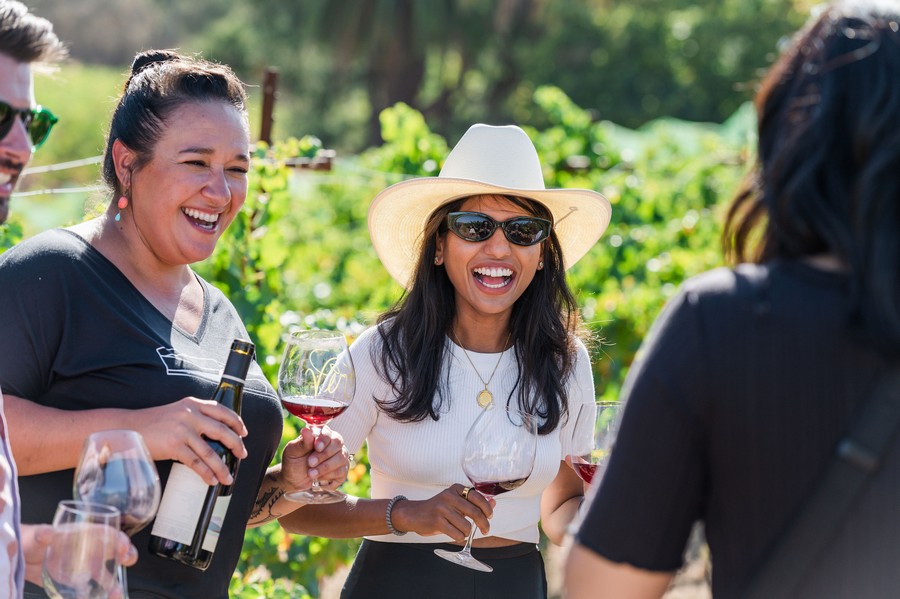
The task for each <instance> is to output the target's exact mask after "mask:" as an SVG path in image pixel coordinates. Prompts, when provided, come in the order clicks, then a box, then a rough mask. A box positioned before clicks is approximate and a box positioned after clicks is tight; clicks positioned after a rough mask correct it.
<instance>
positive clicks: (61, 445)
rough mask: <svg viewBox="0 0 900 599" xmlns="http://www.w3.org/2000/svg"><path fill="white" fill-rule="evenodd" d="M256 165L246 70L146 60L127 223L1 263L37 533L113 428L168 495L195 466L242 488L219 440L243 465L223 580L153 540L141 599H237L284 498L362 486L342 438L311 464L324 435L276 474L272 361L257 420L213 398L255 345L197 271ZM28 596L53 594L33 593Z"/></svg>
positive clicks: (58, 236) (3, 379)
mask: <svg viewBox="0 0 900 599" xmlns="http://www.w3.org/2000/svg"><path fill="white" fill-rule="evenodd" d="M248 167H249V135H248V128H247V114H246V109H245V95H244V89H243V86H242V84H241V82H240V81H239V80H238V79H237V78H236V77H235V75H234V73H232V72H231V70H230V69H228V68H227V67H224V66H221V65H216V64H212V63H208V62H205V61H202V60H197V59H192V58H185V57H182V56H179V55H177V54H175V53H172V52H159V51H154V52H147V53H143V54H140V55H138V57H137V58H136V59H135V61H134V65H133V66H132V75H131V78H130V79H129V80H128V83H126V85H125V90H124V93H123V95H122V97H121V99H120V101H119V104H118V106H117V107H116V111H115V113H114V115H113V119H112V124H111V126H110V132H109V139H108V144H107V151H106V156H105V161H104V165H103V176H104V179H105V181H106V183H107V184H108V186H109V187H110V189H111V192H112V199H111V202H110V205H109V209H108V210H107V211H106V213H105V214H103V215H102V216H100V217H99V218H96V219H93V220H90V221H87V222H84V223H81V224H79V225H76V226H74V227H71V228H69V229H62V230H54V231H49V232H47V233H44V234H41V235H38V236H36V237H34V238H32V239H30V240H28V241H25V242H23V243H22V244H20V245H19V246H17V247H15V248H13V249H12V250H10V251H9V252H7V253H6V254H4V255H3V257H2V259H0V288H2V289H4V292H3V293H2V294H0V314H2V315H3V316H2V321H0V355H2V356H3V359H2V360H0V387H2V389H3V393H4V399H5V401H6V417H7V419H8V421H9V433H10V438H11V443H12V448H13V452H14V454H15V457H16V461H17V463H18V467H19V474H20V475H22V478H21V481H20V489H21V496H22V520H23V521H24V522H49V521H50V520H51V519H52V516H53V511H54V509H55V507H56V503H57V502H58V501H59V500H61V499H67V498H71V496H72V468H74V467H75V465H76V461H77V459H78V456H79V452H80V449H81V445H82V443H83V442H84V439H85V437H86V436H87V435H89V434H90V433H92V432H94V431H97V430H103V429H113V428H126V429H134V430H136V431H138V432H140V433H141V434H142V435H143V437H144V439H145V441H146V442H147V445H148V447H149V449H150V452H151V454H152V456H153V457H154V459H155V460H157V466H158V467H159V470H160V476H161V478H162V480H163V482H165V480H166V477H167V475H168V472H169V468H170V466H171V463H172V462H171V461H172V460H178V461H180V462H183V463H184V464H187V465H188V466H190V467H191V468H192V469H193V470H194V471H196V472H197V473H198V474H199V475H200V476H202V477H203V478H204V479H205V480H206V481H207V482H208V483H210V484H212V483H214V482H215V481H216V480H217V479H218V480H220V481H221V482H223V483H225V484H229V483H230V476H229V474H228V470H227V468H226V467H225V466H224V464H223V463H222V461H221V460H220V459H219V458H218V457H217V456H216V454H215V453H214V452H213V451H212V450H211V449H210V448H209V446H208V444H207V443H206V441H205V440H204V437H207V438H210V439H216V440H219V441H221V442H222V443H223V444H224V445H226V446H227V447H229V448H230V449H231V450H232V451H234V453H235V454H236V455H237V456H238V457H240V458H242V459H243V462H242V464H241V468H240V474H239V476H238V478H237V482H236V484H235V488H234V491H233V497H232V500H231V504H230V507H229V511H228V513H227V515H226V518H225V522H224V525H223V528H222V531H221V537H220V539H219V543H218V546H217V550H216V552H215V556H214V558H213V561H212V564H211V565H210V567H209V569H208V570H207V571H205V572H202V571H199V570H195V569H193V568H190V567H187V566H183V565H180V564H178V563H176V562H172V561H168V560H165V559H163V558H159V557H156V556H154V555H151V554H149V552H148V543H149V536H150V527H147V528H145V529H144V530H143V531H141V532H140V533H138V535H137V536H136V537H135V538H134V544H135V546H136V547H137V548H138V549H139V551H140V552H141V555H140V558H139V561H138V564H137V565H136V566H134V567H133V568H131V569H130V570H129V574H128V580H129V587H130V589H131V597H132V598H133V599H137V598H138V597H171V598H175V597H210V598H222V599H224V598H226V597H227V596H228V585H229V582H230V580H231V574H232V572H233V571H234V568H235V566H236V564H237V561H238V558H239V555H240V550H241V544H242V540H243V535H244V529H245V528H246V526H247V525H248V522H249V524H250V525H256V524H260V523H262V522H265V521H267V520H268V519H271V518H273V517H277V516H280V515H284V514H285V513H288V512H290V511H292V510H294V509H296V508H297V507H298V504H295V503H289V502H287V501H285V500H283V499H280V497H281V495H282V494H283V493H284V491H285V490H290V489H293V488H298V487H302V486H304V485H308V484H309V482H310V479H309V477H310V476H311V475H314V474H316V473H311V472H309V471H308V468H309V467H313V466H315V468H316V469H318V471H319V472H318V473H317V474H318V476H319V477H320V478H322V479H324V480H331V479H334V480H335V481H336V482H337V481H340V480H343V477H344V475H345V474H346V468H347V462H346V459H345V458H344V456H343V455H342V453H341V451H340V448H341V444H340V440H339V438H331V439H330V440H329V441H328V443H325V444H324V447H321V448H320V451H318V452H316V454H315V455H309V454H310V453H311V452H312V437H311V435H309V434H308V433H306V434H305V435H303V437H302V438H301V439H300V440H299V441H297V442H295V443H293V444H291V445H289V446H288V449H286V450H285V456H284V457H283V462H282V463H283V464H285V469H284V471H282V470H281V467H280V466H276V467H273V468H271V469H269V470H268V471H267V467H268V465H269V463H270V461H271V460H272V458H273V456H274V454H275V451H276V450H277V448H278V444H279V441H280V440H281V425H282V415H281V410H280V408H279V405H278V401H277V399H276V396H275V393H274V391H273V389H272V387H271V385H270V384H269V383H268V382H267V381H266V379H265V377H264V376H263V373H262V371H261V370H260V368H259V366H258V365H257V364H255V363H254V364H253V366H252V368H251V371H250V374H249V376H248V380H247V385H246V389H245V395H244V402H243V411H242V418H243V419H241V418H240V417H238V416H237V415H236V414H234V413H233V412H231V411H230V410H228V409H227V408H225V407H223V406H220V405H217V404H216V403H215V402H211V401H208V400H206V399H205V398H208V397H210V395H211V394H212V391H213V389H214V388H215V385H216V382H217V380H218V378H219V375H220V373H221V371H222V367H223V365H224V360H225V358H226V356H227V353H228V348H229V347H230V345H231V342H232V340H233V339H234V338H237V337H240V338H246V337H247V331H246V329H245V328H244V325H243V324H242V323H241V321H240V319H239V318H238V315H237V313H236V311H235V309H234V307H233V306H232V305H231V303H230V302H229V301H228V299H227V298H225V296H224V295H223V294H222V293H221V292H220V291H218V290H217V289H216V288H214V287H213V286H211V285H209V284H207V283H206V282H205V281H203V280H202V279H201V278H200V277H198V276H197V275H196V274H195V273H194V272H193V271H192V270H191V268H190V266H189V265H190V264H192V263H194V262H197V261H200V260H203V259H205V258H207V257H208V256H209V255H210V254H211V253H212V251H213V249H214V247H215V244H216V241H217V240H218V238H219V236H220V235H221V234H222V232H223V231H224V230H225V228H226V227H227V226H228V225H229V224H230V223H231V221H232V219H234V217H235V215H236V214H237V213H238V211H239V210H240V209H241V206H242V205H243V203H244V199H245V197H246V194H247V171H248ZM326 439H328V437H326ZM307 456H308V457H307ZM287 464H290V465H291V467H290V468H289V467H287ZM25 596H26V597H43V596H44V595H43V593H42V591H40V589H38V588H37V587H30V588H29V589H28V590H26V593H25Z"/></svg>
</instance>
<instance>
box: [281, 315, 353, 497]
mask: <svg viewBox="0 0 900 599" xmlns="http://www.w3.org/2000/svg"><path fill="white" fill-rule="evenodd" d="M355 391H356V374H355V372H354V369H353V360H352V359H351V357H350V351H349V349H348V347H347V339H346V338H345V337H344V334H343V333H341V332H339V331H321V330H309V331H297V332H294V333H291V335H290V336H289V338H288V340H287V345H286V346H285V348H284V357H283V359H282V361H281V367H280V368H279V370H278V395H279V396H280V397H281V405H282V406H284V409H285V410H287V411H288V412H290V413H291V414H293V415H294V416H296V417H297V418H301V419H302V420H303V421H304V422H306V424H307V425H309V427H310V428H311V429H312V432H313V435H315V436H317V437H318V436H319V435H320V434H321V432H322V427H323V426H324V425H326V424H328V423H329V422H331V419H332V418H334V417H336V416H338V415H339V414H341V413H342V412H343V411H344V410H346V409H347V408H348V407H349V405H350V401H351V400H352V399H353V394H354V393H355ZM284 496H285V497H286V498H287V499H289V500H291V501H300V502H304V503H335V502H338V501H343V500H344V498H345V497H346V495H345V494H344V493H342V492H340V491H329V490H327V489H323V488H322V487H321V486H320V485H319V481H318V479H314V480H313V481H312V488H310V489H309V490H308V491H291V492H289V493H285V495H284Z"/></svg>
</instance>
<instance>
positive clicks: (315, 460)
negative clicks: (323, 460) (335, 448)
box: [307, 456, 319, 468]
mask: <svg viewBox="0 0 900 599" xmlns="http://www.w3.org/2000/svg"><path fill="white" fill-rule="evenodd" d="M307 464H309V467H310V468H314V467H316V466H318V465H319V458H317V457H316V456H311V457H310V458H309V461H308V462H307Z"/></svg>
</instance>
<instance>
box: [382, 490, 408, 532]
mask: <svg viewBox="0 0 900 599" xmlns="http://www.w3.org/2000/svg"><path fill="white" fill-rule="evenodd" d="M401 499H406V497H404V496H403V495H397V496H396V497H394V498H393V499H391V500H390V501H388V504H387V509H386V510H385V511H384V521H385V522H386V523H387V527H388V530H389V531H391V532H392V533H393V534H395V535H397V536H398V537H402V536H403V535H405V534H406V533H405V532H400V531H399V530H397V529H396V528H394V524H393V523H392V522H391V512H392V511H393V510H394V504H395V503H397V502H398V501H400V500H401Z"/></svg>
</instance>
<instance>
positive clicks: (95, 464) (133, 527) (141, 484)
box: [72, 430, 161, 599]
mask: <svg viewBox="0 0 900 599" xmlns="http://www.w3.org/2000/svg"><path fill="white" fill-rule="evenodd" d="M72 494H73V496H74V497H75V499H77V500H80V501H90V502H93V503H102V504H105V505H109V506H112V507H114V508H116V509H118V510H119V512H120V513H121V527H122V530H123V531H124V532H125V534H127V535H128V536H133V535H134V534H136V533H137V532H138V531H140V530H141V529H142V528H144V527H145V526H147V524H149V523H150V521H151V520H153V518H154V516H156V508H158V507H159V497H160V494H161V492H160V485H159V473H157V471H156V465H155V464H154V463H153V459H152V458H151V457H150V451H149V450H148V449H147V446H146V445H145V444H144V438H143V437H141V435H140V433H138V432H136V431H131V430H107V431H99V432H96V433H93V434H91V435H89V436H88V438H87V439H86V440H85V442H84V447H83V448H82V450H81V458H80V459H79V461H78V467H77V468H76V469H75V481H74V484H73V485H72ZM118 577H119V584H120V585H121V587H122V593H123V597H125V599H127V598H128V580H127V576H126V573H125V566H122V565H119V570H118Z"/></svg>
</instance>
